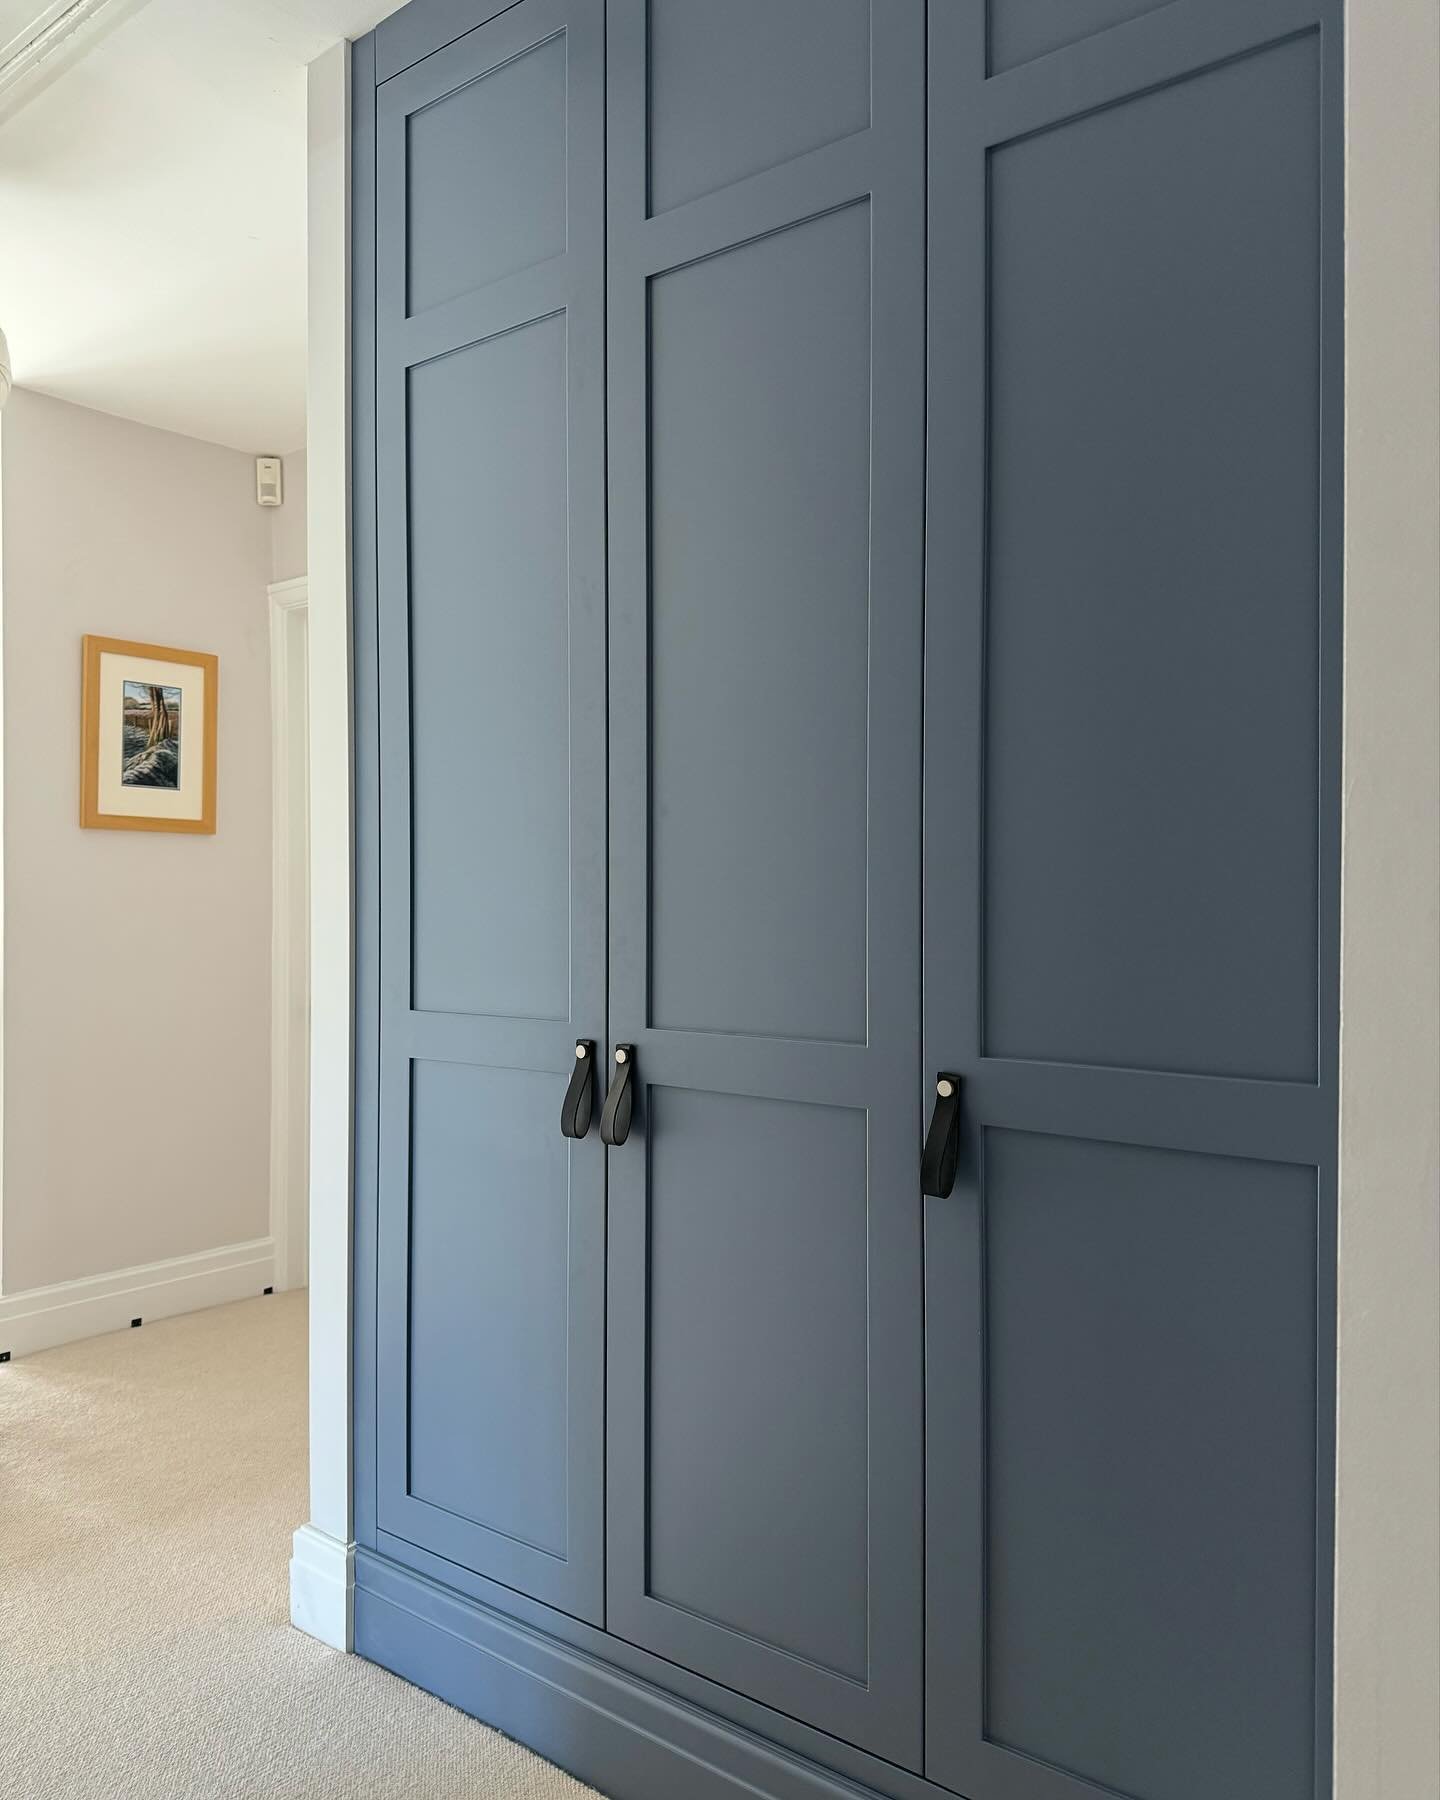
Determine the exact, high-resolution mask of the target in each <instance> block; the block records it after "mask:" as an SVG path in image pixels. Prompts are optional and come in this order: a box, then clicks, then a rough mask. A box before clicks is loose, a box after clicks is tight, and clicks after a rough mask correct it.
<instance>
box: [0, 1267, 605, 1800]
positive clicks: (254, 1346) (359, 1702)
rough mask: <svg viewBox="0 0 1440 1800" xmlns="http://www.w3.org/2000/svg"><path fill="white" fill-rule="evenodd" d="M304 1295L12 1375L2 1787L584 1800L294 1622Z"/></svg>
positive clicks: (40, 1796) (40, 1793)
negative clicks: (290, 1591)
mask: <svg viewBox="0 0 1440 1800" xmlns="http://www.w3.org/2000/svg"><path fill="white" fill-rule="evenodd" d="M304 1371H305V1298H304V1296H303V1295H302V1294H282V1295H278V1296H276V1297H274V1298H267V1299H260V1300H246V1301H242V1302H241V1303H240V1304H239V1305H237V1306H223V1307H216V1308H215V1309H214V1310H213V1311H210V1312H203V1313H192V1314H191V1315H190V1316H189V1317H187V1318H183V1319H170V1320H164V1321H160V1322H158V1323H156V1324H153V1325H145V1326H143V1327H142V1328H141V1329H140V1330H138V1331H127V1332H121V1333H119V1334H118V1335H116V1336H113V1337H105V1338H93V1339H91V1340H90V1341H89V1342H87V1343H83V1344H71V1345H67V1346H66V1347H65V1348H64V1349H60V1350H50V1351H46V1352H45V1353H43V1354H42V1355H39V1356H33V1357H29V1358H27V1359H26V1360H24V1361H22V1362H17V1363H11V1364H9V1365H6V1366H0V1794H3V1795H4V1796H5V1800H82V1797H83V1800H128V1797H129V1796H135V1797H136V1800H139V1797H140V1796H144V1797H145V1800H162V1797H163V1800H182V1797H183V1800H211V1797H212V1796H213V1797H216V1800H218V1797H221V1796H224V1797H225V1800H230V1797H232V1796H236V1797H238V1796H246V1797H247V1800H248V1797H249V1796H262V1795H266V1796H268V1795H275V1796H283V1797H285V1800H362V1797H365V1800H368V1797H370V1796H375V1797H376V1800H391V1797H392V1796H400V1795H404V1796H413V1797H414V1800H459V1797H460V1796H465V1797H466V1800H471V1797H479V1796H483V1797H484V1800H583V1796H585V1795H586V1794H588V1793H589V1792H590V1790H589V1789H587V1788H584V1787H582V1786H581V1785H580V1784H579V1783H578V1782H575V1781H572V1780H570V1779H569V1777H568V1776H565V1775H561V1774H560V1773H558V1771H556V1770H554V1769H552V1768H551V1767H550V1766H549V1765H548V1764H547V1763H544V1762H542V1761H541V1760H540V1759H539V1758H538V1757H535V1756H532V1755H531V1754H530V1752H529V1751H527V1750H522V1749H521V1748H520V1747H519V1746H518V1745H516V1744H512V1743H510V1742H509V1741H508V1740H507V1739H505V1738H503V1737H501V1736H500V1735H499V1734H498V1733H497V1732H493V1731H489V1730H487V1729H486V1728H485V1727H484V1726H482V1725H477V1724H476V1723H475V1722H474V1721H473V1720H471V1719H467V1718H466V1717H465V1716H464V1715H463V1714H461V1713H458V1712H455V1711H453V1710H452V1709H451V1708H450V1707H448V1706H445V1705H443V1704H442V1703H441V1702H440V1701H438V1700H434V1699H432V1698H431V1697H430V1696H429V1695H428V1694H422V1693H421V1692H420V1691H419V1689H418V1688H412V1687H409V1686H407V1685H406V1684H405V1683H404V1682H402V1681H398V1680H396V1679H395V1678H394V1677H393V1676H391V1675H387V1674H385V1673H384V1672H383V1671H382V1670H380V1669H377V1668H375V1667H374V1666H373V1665H371V1664H370V1663H366V1662H362V1661H361V1660H360V1659H359V1658H358V1657H354V1656H341V1655H340V1654H339V1653H338V1652H337V1651H333V1650H327V1649H326V1648H325V1647H324V1646H323V1645H321V1644H317V1643H316V1642H314V1640H313V1639H311V1638H307V1637H304V1636H302V1635H301V1634H300V1633H299V1632H297V1631H295V1630H293V1629H292V1628H291V1626H290V1625H289V1623H288V1599H287V1583H288V1578H289V1577H288V1567H287V1565H288V1560H289V1552H290V1534H291V1532H292V1531H293V1530H294V1529H295V1527H296V1526H297V1525H298V1524H300V1523H302V1522H303V1520H304V1518H305V1515H306V1487H305V1373H304Z"/></svg>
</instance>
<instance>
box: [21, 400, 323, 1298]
mask: <svg viewBox="0 0 1440 1800" xmlns="http://www.w3.org/2000/svg"><path fill="white" fill-rule="evenodd" d="M3 434H4V435H3V583H4V599H3V606H4V738H3V742H4V865H5V866H4V905H5V990H4V1061H5V1069H4V1190H3V1215H0V1259H3V1261H0V1281H3V1290H4V1292H5V1293H7V1294H13V1293H17V1292H20V1291H22V1290H24V1289H27V1288H33V1287H40V1286H45V1285H48V1284H50V1283H52V1282H57V1281H65V1280H69V1279H72V1278H75V1277H79V1276H84V1275H90V1274H95V1273H100V1272H103V1271H107V1270H111V1269H117V1268H126V1267H130V1266H132V1265H135V1264H141V1263H149V1262H153V1261H158V1260H160V1259H163V1258H167V1257H172V1256H181V1255H186V1254H189V1253H191V1252H194V1251H200V1250H205V1249H210V1248H214V1247H217V1246H220V1245H224V1244H230V1243H237V1242H243V1241H246V1240H248V1239H252V1238H257V1237H262V1236H264V1235H265V1233H266V1232H267V1230H268V1217H269V1197H268V1141H269V1015H270V972H269V971H270V880H271V877H270V749H269V708H270V686H269V682H270V677H269V648H268V632H269V622H268V609H267V600H266V592H265V589H266V584H267V582H269V581H270V580H271V579H273V577H272V567H273V566H274V565H273V560H272V558H273V556H274V554H275V553H276V547H275V546H273V545H272V530H273V529H274V527H273V526H272V517H273V515H271V514H269V513H267V512H263V511H261V509H260V508H259V507H258V506H257V505H256V504H255V483H254V467H253V463H252V461H251V459H250V458H249V457H248V456H245V455H243V454H241V453H239V452H236V451H232V450H223V449H219V448H217V447H215V446H213V445H209V444H202V443H199V442H196V441H195V440H193V439H189V438H182V437H177V436H174V435H172V434H170V433H168V432H162V431H155V430H152V429H150V428H149V427H146V426H140V425H133V424H130V423H128V422H126V421H123V420H120V419H115V418H111V417H109V416H107V415H105V414H101V413H96V412H91V411H88V410H86V409H85V408H82V407H76V406H71V405H67V404H65V403H64V402H61V401H56V400H51V399H46V398H43V397H41V396H39V395H34V394H29V393H26V392H23V391H17V392H16V393H15V394H14V395H13V396H12V398H11V403H10V405H9V407H8V408H7V409H6V412H5V416H4V424H3ZM292 466H293V465H292ZM292 479H293V476H292ZM302 491H303V480H302ZM292 493H293V489H292ZM292 504H293V501H292ZM288 516H289V517H290V518H291V519H294V518H302V519H303V501H302V503H301V505H300V506H298V507H296V509H295V512H294V513H293V514H289V515H288ZM302 567H303V563H302ZM289 572H291V573H296V572H298V571H296V570H291V571H289ZM86 632H97V633H103V634H106V635H110V636H114V637H125V638H134V639H139V640H143V641H149V642H156V643H161V644H173V645H176V646H178V647H182V648H194V649H200V650H210V651H215V652H217V653H218V655H219V658H220V725H219V729H220V742H219V800H218V830H217V833H216V835H215V836H214V837H186V836H172V835H170V834H167V833H160V832H121V831H82V830H81V829H80V827H79V824H78V822H77V821H78V812H79V798H78V796H79V729H80V727H79V697H80V640H81V637H82V635H83V634H84V633H86Z"/></svg>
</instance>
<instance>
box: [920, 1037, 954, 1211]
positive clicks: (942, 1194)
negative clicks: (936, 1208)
mask: <svg viewBox="0 0 1440 1800" xmlns="http://www.w3.org/2000/svg"><path fill="white" fill-rule="evenodd" d="M959 1158H960V1077H959V1076H958V1075H951V1074H950V1073H948V1072H947V1071H946V1070H943V1069H942V1070H941V1072H940V1073H939V1074H938V1075H937V1076H936V1077H935V1110H934V1112H933V1113H931V1115H930V1130H929V1131H928V1133H927V1134H926V1137H925V1154H924V1155H923V1156H922V1157H921V1159H920V1187H921V1191H922V1192H924V1193H927V1194H933V1195H934V1196H935V1198H936V1199H937V1200H948V1199H949V1198H950V1192H951V1190H952V1189H953V1187H954V1186H955V1165H956V1163H957V1162H958V1161H959Z"/></svg>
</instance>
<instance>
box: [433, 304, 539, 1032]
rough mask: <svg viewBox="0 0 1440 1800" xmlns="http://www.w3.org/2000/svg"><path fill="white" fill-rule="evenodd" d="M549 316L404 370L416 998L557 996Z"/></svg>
mask: <svg viewBox="0 0 1440 1800" xmlns="http://www.w3.org/2000/svg"><path fill="white" fill-rule="evenodd" d="M566 327H567V321H566V316H565V314H564V313H556V314H552V315H551V316H550V317H549V318H546V319H541V320H537V321H536V322H534V323H533V324H528V325H523V326H520V327H518V328H516V329H515V330H512V331H506V332H502V333H501V334H500V335H498V336H496V337H490V338H485V339H483V340H482V341H481V342H480V343H478V344H471V345H468V346H466V347H465V348H464V349H461V350H456V351H453V352H452V353H451V354H449V355H447V356H441V357H437V358H435V359H433V360H431V361H428V362H425V363H422V364H421V365H419V366H418V367H416V368H414V369H412V370H411V371H410V389H409V427H410V471H409V474H410V493H411V496H412V498H411V503H410V737H411V763H410V769H411V794H412V799H411V831H412V835H413V840H414V861H415V877H414V902H413V920H412V929H413V932H414V943H415V950H414V956H415V965H414V968H415V977H414V978H415V1005H416V1007H417V1008H418V1009H419V1010H420V1011H422V1012H455V1013H484V1014H494V1015H510V1016H513V1017H516V1018H530V1019H564V1018H566V1017H567V1016H568V1014H569V1006H570V905H569V901H570V881H569V863H570V767H569V765H570V736H569V732H568V730H566V728H565V726H564V720H565V716H566V708H567V693H568V688H569V682H570V655H569V651H570V629H569V628H570V618H569V611H570V589H569V567H568V556H567V539H566V513H567V508H568V492H567V489H568V483H567V479H566V406H567V396H566V362H567V357H566V341H565V340H566ZM482 937H483V940H484V942H485V943H488V944H493V945H495V946H496V947H497V948H498V947H499V946H501V945H503V946H504V954H503V955H497V954H494V953H488V954H487V952H486V950H485V948H484V946H483V944H482V942H481V941H480V940H481V939H482Z"/></svg>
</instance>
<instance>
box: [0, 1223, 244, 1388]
mask: <svg viewBox="0 0 1440 1800" xmlns="http://www.w3.org/2000/svg"><path fill="white" fill-rule="evenodd" d="M274 1283H275V1243H274V1240H273V1239H272V1238H268V1237H264V1238H255V1239H254V1240H253V1241H252V1242H250V1243H248V1244H226V1245H224V1246H223V1247H222V1248H221V1249H219V1250H201V1251H198V1252H197V1253H196V1254H195V1255H193V1256H175V1257H171V1258H170V1259H169V1261H167V1262H157V1263H144V1264H142V1265H141V1266H140V1267H139V1268H136V1269H116V1270H114V1271H113V1272H112V1273H111V1274H108V1275H87V1276H84V1277H83V1278H82V1279H81V1280H79V1281H61V1282H57V1283H56V1284H55V1286H54V1287H43V1288H30V1289H28V1290H27V1291H25V1292H23V1293H19V1294H6V1295H0V1355H3V1354H4V1352H5V1351H7V1350H8V1351H9V1352H10V1355H11V1357H12V1358H13V1359H18V1358H19V1357H22V1356H31V1355H33V1354H34V1352H35V1351H37V1350H52V1349H54V1348H55V1346H56V1345H57V1344H70V1343H74V1342H75V1340H76V1339H77V1338H87V1337H99V1336H100V1335H101V1334H102V1333H104V1332H107V1331H123V1330H125V1329H126V1328H127V1327H128V1326H129V1325H130V1322H131V1321H132V1320H133V1319H144V1320H145V1322H146V1323H147V1324H148V1323H149V1322H150V1320H152V1319H168V1318H173V1317H174V1315H175V1314H176V1313H187V1312H196V1311H198V1310H199V1309H200V1308H201V1307H202V1306H221V1305H223V1304H224V1303H225V1302H226V1301H227V1300H248V1299H249V1298H250V1297H251V1296H252V1295H254V1294H261V1293H263V1292H264V1291H265V1289H266V1288H267V1287H273V1286H274Z"/></svg>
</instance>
